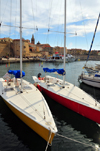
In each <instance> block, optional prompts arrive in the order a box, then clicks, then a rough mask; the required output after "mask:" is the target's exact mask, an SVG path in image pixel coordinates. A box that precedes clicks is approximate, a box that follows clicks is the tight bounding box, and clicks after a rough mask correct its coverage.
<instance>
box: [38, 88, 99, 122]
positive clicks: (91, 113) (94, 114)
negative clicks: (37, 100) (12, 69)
mask: <svg viewBox="0 0 100 151" xmlns="http://www.w3.org/2000/svg"><path fill="white" fill-rule="evenodd" d="M38 89H39V90H40V91H43V92H44V93H45V94H46V95H48V96H49V97H50V98H52V99H53V100H55V101H56V102H58V103H60V104H62V105H63V106H65V107H67V108H69V109H71V110H73V111H75V112H77V113H79V114H81V115H82V116H85V117H87V118H89V119H91V120H92V121H95V122H97V123H99V124H100V111H98V110H95V109H93V108H90V107H88V106H85V105H82V104H79V103H77V102H74V101H73V100H69V99H67V98H64V97H62V96H59V95H57V94H55V93H53V92H51V91H48V90H47V89H44V88H42V87H41V86H40V85H38Z"/></svg>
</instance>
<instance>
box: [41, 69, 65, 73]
mask: <svg viewBox="0 0 100 151" xmlns="http://www.w3.org/2000/svg"><path fill="white" fill-rule="evenodd" d="M43 71H44V72H50V73H51V72H57V73H58V74H61V75H65V74H66V72H65V70H64V69H55V68H53V69H49V68H43Z"/></svg>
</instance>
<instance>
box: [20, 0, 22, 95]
mask: <svg viewBox="0 0 100 151" xmlns="http://www.w3.org/2000/svg"><path fill="white" fill-rule="evenodd" d="M20 78H21V92H22V0H20Z"/></svg>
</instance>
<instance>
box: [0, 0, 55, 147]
mask: <svg viewBox="0 0 100 151" xmlns="http://www.w3.org/2000/svg"><path fill="white" fill-rule="evenodd" d="M10 74H13V75H15V78H13V80H11V79H10ZM24 75H25V73H24V72H23V71H22V0H20V70H9V71H8V73H7V74H6V75H5V76H4V78H0V96H1V97H2V98H3V100H4V102H5V103H6V104H7V106H8V107H9V108H10V109H11V110H12V111H13V113H15V114H16V115H17V116H18V117H19V118H20V119H21V120H22V121H23V122H24V123H25V124H26V125H28V126H29V127H30V128H31V129H32V130H33V131H35V132H36V133H37V134H38V135H40V136H41V137H42V138H43V139H44V140H46V141H47V142H48V143H50V144H51V143H52V140H53V137H54V135H55V134H56V132H57V128H56V125H55V122H54V119H53V116H52V114H51V111H50V109H49V107H48V105H47V103H46V101H45V98H44V97H43V95H42V94H41V92H40V91H39V90H38V89H37V88H36V87H35V86H34V85H33V84H31V83H29V82H27V81H26V80H23V79H22V77H23V76H24Z"/></svg>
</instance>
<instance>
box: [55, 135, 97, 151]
mask: <svg viewBox="0 0 100 151" xmlns="http://www.w3.org/2000/svg"><path fill="white" fill-rule="evenodd" d="M56 135H58V136H60V137H62V138H65V139H68V140H71V141H74V142H76V143H79V144H82V145H86V146H88V147H92V148H94V149H97V150H98V151H100V147H99V146H98V145H97V146H93V145H88V144H86V143H83V142H80V141H78V140H75V139H72V138H69V137H67V136H64V135H61V134H58V133H57V134H56Z"/></svg>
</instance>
